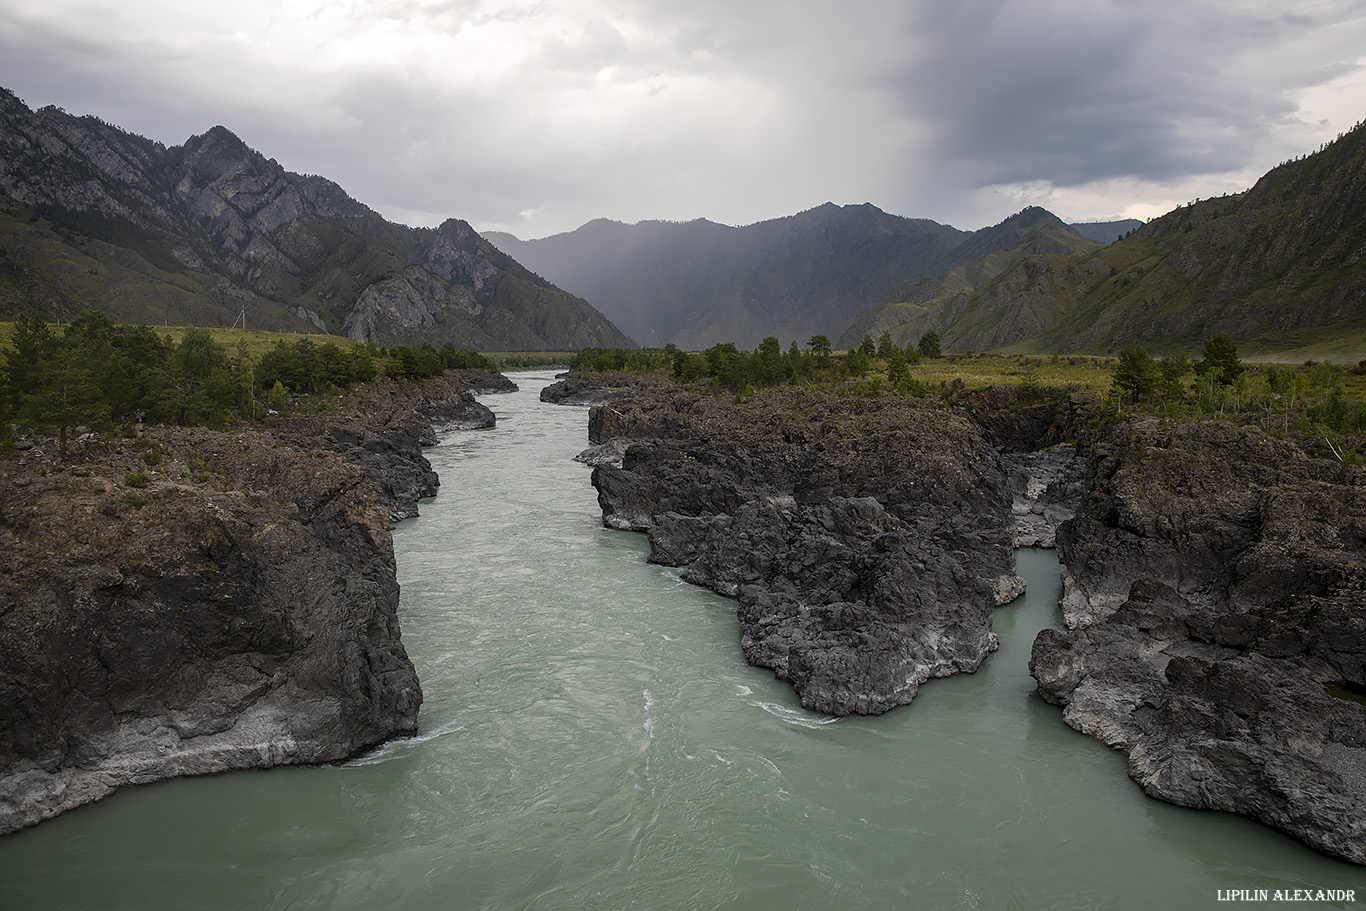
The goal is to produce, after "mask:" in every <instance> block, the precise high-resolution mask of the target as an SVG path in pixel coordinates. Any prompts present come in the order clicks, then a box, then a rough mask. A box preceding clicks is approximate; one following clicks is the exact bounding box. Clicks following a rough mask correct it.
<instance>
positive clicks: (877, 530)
mask: <svg viewBox="0 0 1366 911" xmlns="http://www.w3.org/2000/svg"><path fill="white" fill-rule="evenodd" d="M590 384H591V379H590V378H580V379H579V386H580V388H581V390H586V388H587V386H588V385H590ZM584 394H586V393H584ZM589 437H590V440H591V441H593V442H595V443H598V444H599V445H598V446H596V447H595V448H594V449H592V450H590V451H588V452H586V453H585V454H584V455H583V456H582V457H581V458H583V459H584V460H585V461H588V462H589V463H590V464H595V465H597V466H598V467H597V468H595V470H594V474H593V483H594V484H595V485H596V486H597V488H598V491H599V502H600V503H601V505H602V510H603V519H604V522H605V524H607V525H609V526H610V527H614V528H621V529H631V530H636V531H642V532H645V533H647V534H648V535H649V536H650V544H651V559H652V560H655V561H656V562H660V563H664V564H669V565H676V566H682V567H684V570H683V577H684V578H685V579H687V580H689V581H691V582H695V583H697V584H700V585H705V586H708V587H710V588H713V589H715V590H716V591H718V592H721V593H723V594H726V595H730V596H732V597H735V598H736V600H737V601H738V603H739V606H738V614H739V616H740V621H741V626H742V636H743V639H742V644H743V647H744V652H745V656H746V657H747V658H748V659H749V660H750V661H751V663H754V664H757V665H761V666H766V667H771V668H773V669H774V670H775V672H777V674H778V675H779V676H780V677H781V678H783V679H785V680H788V681H790V682H791V683H792V684H793V686H794V687H795V688H796V690H797V692H798V693H799V695H800V696H801V699H802V702H803V704H804V705H806V706H808V707H810V708H812V709H815V710H818V711H825V712H831V713H834V714H846V713H850V712H862V713H873V712H880V711H885V710H887V709H889V708H892V707H893V706H895V705H898V704H901V703H904V702H907V701H909V700H910V699H911V698H912V697H913V696H914V695H915V691H916V688H917V687H918V686H919V684H920V683H922V682H924V680H926V679H928V678H929V677H933V676H938V675H943V674H947V673H956V672H960V671H971V670H973V669H974V668H975V667H976V666H977V664H978V663H980V662H981V660H983V658H984V657H985V656H986V654H987V653H988V652H989V651H990V650H991V649H992V647H993V644H994V642H993V638H992V635H991V633H990V629H991V625H990V623H991V613H992V611H991V605H992V604H999V603H1002V602H1004V601H1006V600H1008V599H1009V598H1010V597H1012V596H1013V594H1015V593H1017V591H1018V588H1017V586H1016V584H1015V583H1014V582H1013V574H1012V573H1011V572H1010V564H1009V558H1008V556H1007V555H1008V553H1009V548H1010V546H1011V545H1012V544H1013V545H1015V546H1045V547H1046V546H1051V545H1052V543H1053V542H1054V541H1055V540H1056V543H1057V546H1058V547H1059V549H1060V556H1061V559H1062V574H1063V580H1064V586H1065V589H1064V599H1063V604H1062V608H1063V612H1064V619H1065V623H1066V627H1067V628H1066V629H1062V630H1045V631H1044V632H1043V633H1041V634H1040V636H1039V637H1038V639H1037V641H1036V643H1035V645H1034V649H1033V656H1032V660H1031V663H1030V670H1031V673H1032V674H1033V675H1034V677H1035V679H1036V680H1037V682H1038V688H1039V692H1040V694H1041V695H1042V696H1043V698H1044V699H1046V700H1048V701H1049V702H1052V703H1054V704H1057V705H1060V706H1063V707H1064V713H1063V717H1064V719H1065V720H1066V722H1067V723H1068V724H1069V725H1071V726H1072V727H1074V728H1076V729H1077V730H1079V731H1082V732H1084V733H1087V734H1089V735H1091V736H1093V737H1095V738H1097V739H1099V740H1101V741H1102V742H1104V743H1106V744H1108V745H1110V746H1112V747H1114V748H1116V749H1119V750H1122V751H1124V752H1125V753H1126V754H1127V755H1128V757H1129V774H1130V775H1131V776H1132V777H1133V778H1134V779H1135V780H1136V781H1137V782H1138V783H1139V784H1140V785H1142V787H1143V788H1144V790H1145V791H1147V793H1149V794H1150V795H1152V796H1154V797H1158V798H1161V799H1163V800H1167V801H1170V802H1172V803H1176V804H1180V805H1182V806H1190V807H1198V808H1204V809H1213V810H1221V811H1225V812H1234V813H1240V814H1242V815H1245V816H1248V817H1251V818H1253V819H1256V820H1259V821H1261V822H1263V823H1266V824H1268V825H1270V826H1273V827H1275V828H1277V829H1280V830H1282V831H1284V832H1287V833H1289V834H1291V835H1293V836H1295V837H1297V838H1299V839H1301V840H1302V841H1304V842H1305V843H1307V844H1309V845H1311V846H1313V847H1315V848H1317V849H1318V850H1320V851H1323V852H1325V853H1328V854H1331V855H1333V856H1335V857H1339V858H1342V859H1345V860H1349V861H1352V862H1355V863H1366V848H1364V847H1363V846H1364V845H1366V471H1363V469H1362V468H1360V467H1356V466H1352V465H1348V464H1344V463H1342V462H1341V461H1338V460H1336V459H1334V458H1331V457H1329V456H1330V455H1331V453H1330V452H1329V451H1328V448H1327V447H1326V446H1325V447H1324V451H1323V452H1319V451H1317V448H1316V447H1315V445H1314V443H1315V441H1314V440H1310V439H1307V438H1306V439H1300V440H1298V441H1297V440H1295V439H1289V438H1278V437H1274V436H1272V435H1269V434H1267V433H1265V432H1263V431H1261V430H1259V429H1257V428H1256V427H1251V426H1240V425H1238V424H1235V423H1233V422H1230V421H1226V420H1209V421H1204V422H1191V423H1183V424H1177V423H1172V422H1166V421H1161V420H1158V419H1156V418H1147V419H1142V418H1132V419H1125V420H1116V419H1115V417H1114V415H1113V414H1109V415H1105V414H1103V413H1102V412H1100V411H1097V410H1096V409H1095V406H1094V405H1092V404H1088V403H1087V402H1086V401H1085V400H1081V399H1076V398H1071V397H1058V396H1042V397H1040V396H1032V397H1031V396H1029V395H1025V394H1021V393H1012V392H1009V391H1005V390H988V391H986V392H982V393H969V394H965V395H960V396H959V397H958V400H957V401H956V403H955V405H954V406H952V407H950V406H947V405H944V404H942V403H940V402H938V401H937V400H935V401H931V400H921V401H916V400H905V399H872V400H869V399H857V398H843V399H836V398H831V397H829V396H826V395H820V394H815V393H802V392H797V391H793V390H780V391H775V392H770V393H765V394H762V395H759V396H754V397H751V398H746V399H743V400H741V401H739V402H734V403H732V402H730V401H728V400H725V399H719V398H702V397H699V396H695V395H691V394H689V393H686V392H681V391H678V390H674V391H672V392H663V391H660V390H658V389H655V390H654V391H652V392H650V393H648V394H644V395H641V396H639V397H637V398H635V399H629V398H626V397H624V396H621V395H618V396H617V398H616V400H615V401H614V402H613V403H612V404H611V405H610V407H601V408H594V409H592V411H591V412H590V418H589ZM1069 440H1076V441H1077V445H1075V446H1074V445H1071V444H1070V443H1069V442H1067V441H1069ZM1074 513H1075V515H1074Z"/></svg>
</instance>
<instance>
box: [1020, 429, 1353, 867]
mask: <svg viewBox="0 0 1366 911" xmlns="http://www.w3.org/2000/svg"><path fill="white" fill-rule="evenodd" d="M1086 456H1087V460H1088V465H1089V470H1090V474H1091V477H1090V479H1089V493H1088V494H1087V497H1086V499H1085V502H1084V504H1083V506H1082V509H1081V510H1080V512H1079V514H1078V515H1077V517H1076V518H1075V519H1074V520H1073V521H1071V522H1067V523H1065V524H1064V525H1063V527H1062V528H1061V530H1060V531H1059V533H1058V544H1059V548H1060V550H1061V552H1062V557H1063V561H1064V567H1065V570H1064V581H1065V597H1064V602H1063V608H1064V614H1065V621H1066V624H1067V627H1068V629H1067V630H1045V631H1043V632H1042V633H1041V634H1040V635H1039V637H1038V639H1037V640H1036V641H1035V644H1034V649H1033V656H1032V660H1031V662H1030V671H1031V673H1032V674H1033V675H1034V677H1035V679H1036V680H1037V681H1038V685H1039V692H1040V694H1041V695H1042V696H1043V697H1044V698H1045V699H1046V700H1048V701H1049V702H1052V703H1054V704H1057V705H1062V706H1065V710H1064V713H1063V717H1064V718H1065V719H1066V721H1067V723H1068V724H1070V725H1071V726H1072V727H1074V728H1076V729H1078V730H1080V731H1083V732H1085V733H1087V734H1090V735H1091V736H1093V737H1095V738H1097V739H1099V740H1101V741H1102V742H1104V743H1107V744H1109V745H1110V746H1113V747H1115V748H1117V749H1120V750H1123V751H1124V752H1126V753H1127V754H1128V757H1129V774H1130V776H1131V777H1133V778H1134V780H1135V781H1137V782H1138V783H1139V784H1140V785H1142V787H1143V789H1144V790H1145V791H1146V792H1147V793H1148V794H1150V795H1152V796H1154V797H1159V798H1161V799H1163V800H1167V801H1170V802H1172V803H1176V804H1180V805H1182V806H1190V807H1200V808H1205V809H1213V810H1222V811H1227V812H1233V813H1240V814H1242V815H1245V816H1249V817H1251V818H1253V819H1257V820H1259V821H1261V822H1263V823H1266V824H1268V825H1271V826H1274V827H1275V828H1278V829H1280V830H1282V831H1285V832H1287V833H1289V834H1291V835H1294V836H1295V837H1297V838H1299V839H1301V840H1303V841H1304V842H1306V843H1307V844H1309V845H1311V846H1313V847H1315V848H1317V849H1319V850H1321V851H1324V852H1326V853H1328V854H1331V855H1333V856H1335V857H1340V858H1343V859H1345V860H1350V861H1353V862H1355V863H1366V704H1363V699H1362V697H1361V695H1360V694H1362V693H1364V692H1366V613H1363V604H1366V489H1364V488H1363V482H1364V481H1366V473H1363V471H1362V470H1361V469H1360V468H1354V467H1351V466H1346V465H1342V464H1340V463H1337V462H1329V461H1327V460H1323V459H1316V458H1311V457H1309V456H1308V455H1306V453H1305V452H1304V451H1303V450H1302V449H1301V448H1300V447H1298V446H1296V445H1295V444H1294V443H1293V442H1290V441H1286V440H1279V439H1274V438H1271V437H1269V436H1267V435H1266V434H1264V433H1262V432H1260V431H1258V430H1255V429H1247V428H1241V427H1237V426H1233V425H1231V424H1227V423H1222V422H1206V423H1202V424H1187V425H1182V426H1176V427H1168V426H1164V425H1161V424H1158V423H1155V422H1153V423H1138V424H1135V425H1131V426H1128V427H1121V428H1120V429H1119V431H1118V432H1116V433H1115V434H1114V435H1113V436H1111V437H1108V438H1107V439H1106V440H1105V441H1103V442H1100V443H1095V444H1093V445H1092V446H1090V447H1089V448H1088V449H1087V451H1086Z"/></svg>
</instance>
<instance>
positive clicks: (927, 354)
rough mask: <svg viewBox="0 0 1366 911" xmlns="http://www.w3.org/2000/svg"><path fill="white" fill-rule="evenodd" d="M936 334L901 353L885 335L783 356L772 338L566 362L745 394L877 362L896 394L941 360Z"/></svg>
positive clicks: (817, 339)
mask: <svg viewBox="0 0 1366 911" xmlns="http://www.w3.org/2000/svg"><path fill="white" fill-rule="evenodd" d="M942 356H943V355H942V352H941V351H940V338H939V334H938V333H937V332H933V331H930V332H926V333H925V334H924V335H923V336H921V338H920V341H919V342H917V343H914V344H910V345H907V346H905V347H904V348H903V347H901V346H899V345H897V344H895V343H894V342H893V341H892V336H891V333H890V332H884V333H882V335H881V337H880V338H879V340H878V341H877V342H874V341H873V340H872V338H871V337H869V336H864V339H863V342H862V344H860V345H858V346H857V347H855V348H851V349H850V350H849V351H847V352H845V353H844V354H842V355H840V354H835V353H834V350H833V348H832V347H831V344H830V339H829V338H828V337H827V336H825V335H813V336H812V337H811V339H810V340H809V341H808V342H807V344H806V346H805V348H803V347H802V346H800V345H799V344H798V343H797V340H796V339H793V340H792V343H791V344H790V345H789V346H788V348H787V350H786V351H784V350H783V347H782V343H781V342H779V341H778V339H777V337H775V336H771V335H770V336H768V337H767V338H765V339H764V340H763V341H761V342H760V343H759V345H758V347H756V348H755V349H754V350H753V351H747V350H743V349H741V348H738V347H737V346H736V345H735V343H734V342H722V343H720V344H716V345H712V346H711V347H710V348H708V349H706V350H705V351H700V352H696V351H680V350H679V349H678V348H677V346H675V345H673V344H669V345H665V346H664V347H663V348H645V349H621V348H588V349H585V350H584V351H581V352H580V353H579V354H578V355H577V356H576V357H575V358H573V359H572V360H571V361H570V368H571V369H575V370H583V371H600V372H601V371H641V372H650V373H671V374H672V375H673V376H674V377H675V378H676V379H678V380H679V381H681V382H684V383H690V384H698V385H702V386H705V387H706V388H707V389H709V390H710V391H713V392H719V391H723V390H724V391H729V392H736V393H740V392H745V391H747V390H754V389H765V388H768V387H771V386H781V385H790V384H794V383H803V382H817V381H838V380H847V379H853V378H861V377H866V376H868V374H869V373H870V372H871V371H872V369H873V367H874V363H875V362H876V361H881V362H882V366H883V367H884V368H885V370H886V372H887V378H888V381H889V382H890V383H891V384H892V386H893V388H895V389H898V390H900V391H913V387H914V386H915V385H917V384H916V383H915V380H914V378H913V377H911V375H910V372H909V369H910V368H911V367H914V366H915V365H916V364H919V363H920V362H921V360H922V359H923V358H935V357H942Z"/></svg>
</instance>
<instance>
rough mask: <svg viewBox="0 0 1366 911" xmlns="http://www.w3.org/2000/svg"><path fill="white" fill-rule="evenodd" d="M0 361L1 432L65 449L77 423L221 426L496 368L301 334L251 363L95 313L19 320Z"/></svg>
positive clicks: (417, 350) (457, 355) (467, 355)
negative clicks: (330, 395) (342, 394)
mask: <svg viewBox="0 0 1366 911" xmlns="http://www.w3.org/2000/svg"><path fill="white" fill-rule="evenodd" d="M3 355H4V362H5V363H4V368H3V371H0V418H3V421H4V424H3V426H5V427H8V426H9V424H10V423H14V424H17V425H19V426H20V427H24V428H32V429H36V430H41V431H46V432H54V433H56V434H57V436H58V440H59V443H60V445H61V446H62V447H63V448H65V447H66V444H67V437H68V435H69V433H70V431H71V430H72V428H75V427H82V426H84V427H88V428H90V429H92V430H100V431H104V430H108V429H110V428H112V427H113V426H115V425H118V424H129V423H164V424H180V425H190V424H194V425H207V426H213V427H223V426H227V425H229V424H231V423H233V422H235V421H242V420H247V421H250V420H255V419H257V418H258V417H260V416H261V415H262V413H263V411H270V410H277V411H278V410H280V409H283V408H284V407H286V405H287V403H288V402H289V401H290V399H291V397H292V396H294V395H297V394H301V393H321V392H331V391H334V390H340V389H345V388H346V387H347V386H350V385H352V384H354V383H358V382H365V381H366V380H369V379H372V378H374V377H375V376H377V375H379V374H381V373H382V374H384V375H386V376H392V377H400V378H410V379H421V378H425V377H431V376H436V375H437V374H440V373H441V372H442V371H444V370H447V369H451V368H459V367H476V368H480V369H493V364H492V362H491V361H489V360H488V359H487V358H485V357H483V356H482V355H479V354H476V353H474V352H471V351H457V350H456V349H455V348H454V347H453V346H452V345H450V344H449V343H448V344H446V345H444V346H442V347H441V348H440V349H436V348H433V347H432V346H431V345H421V346H417V347H411V346H406V345H397V346H393V347H390V348H379V347H376V346H374V345H365V346H346V347H342V346H339V345H334V344H331V343H326V342H324V343H319V342H315V341H313V340H312V339H309V338H301V339H298V340H294V341H280V342H278V343H276V345H275V347H274V348H273V349H271V350H270V351H268V352H266V353H265V354H264V355H262V356H261V357H260V358H258V359H256V360H253V359H252V358H250V357H248V356H247V354H246V351H245V347H244V346H242V345H239V347H238V350H237V351H236V352H233V353H229V352H228V350H227V349H226V348H225V346H224V345H222V344H221V343H220V342H218V341H216V340H215V339H214V337H213V335H212V334H211V333H210V332H209V331H208V330H207V329H200V328H194V329H188V330H186V331H185V333H184V335H183V336H182V337H181V339H180V340H179V341H178V342H177V341H174V340H172V339H171V337H170V336H169V335H159V334H158V333H157V332H156V331H155V330H153V329H151V328H149V327H147V326H131V325H117V324H115V323H113V322H112V321H111V320H110V319H109V317H107V316H106V315H104V314H103V313H100V312H98V311H94V310H87V311H86V312H84V313H82V314H80V315H79V316H78V317H76V318H75V319H74V320H72V321H71V322H70V323H68V324H67V325H66V326H65V327H64V328H63V330H62V331H61V332H57V331H54V329H53V328H52V327H51V326H49V325H48V324H47V323H45V322H43V321H42V320H39V319H36V318H33V317H21V318H20V319H18V320H17V321H16V322H15V324H14V329H13V332H12V334H11V337H10V344H9V346H8V347H7V348H6V349H5V350H4V351H3Z"/></svg>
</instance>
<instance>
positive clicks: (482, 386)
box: [455, 369, 517, 427]
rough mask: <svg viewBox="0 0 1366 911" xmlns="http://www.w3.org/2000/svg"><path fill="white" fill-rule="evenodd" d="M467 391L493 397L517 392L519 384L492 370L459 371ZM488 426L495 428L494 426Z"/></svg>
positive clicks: (457, 372) (458, 373)
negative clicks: (492, 395)
mask: <svg viewBox="0 0 1366 911" xmlns="http://www.w3.org/2000/svg"><path fill="white" fill-rule="evenodd" d="M455 373H456V374H457V375H458V376H459V377H460V381H461V382H462V383H463V384H464V386H465V389H466V390H468V391H469V392H471V393H473V394H474V395H491V394H497V393H503V392H516V391H517V384H516V383H514V382H513V381H512V380H510V379H508V378H507V377H506V376H504V375H503V374H501V373H496V372H494V371H492V370H475V369H466V370H457V371H455ZM488 426H490V427H491V426H493V425H492V424H490V425H488Z"/></svg>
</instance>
